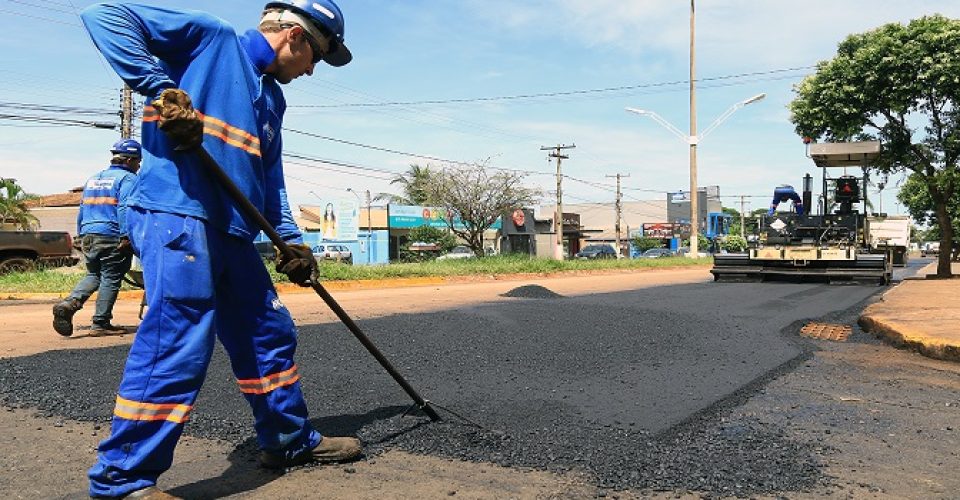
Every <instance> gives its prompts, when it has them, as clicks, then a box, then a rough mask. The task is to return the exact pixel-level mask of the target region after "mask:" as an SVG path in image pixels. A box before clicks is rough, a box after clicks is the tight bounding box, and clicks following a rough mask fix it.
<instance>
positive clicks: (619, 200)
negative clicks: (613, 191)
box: [607, 174, 630, 253]
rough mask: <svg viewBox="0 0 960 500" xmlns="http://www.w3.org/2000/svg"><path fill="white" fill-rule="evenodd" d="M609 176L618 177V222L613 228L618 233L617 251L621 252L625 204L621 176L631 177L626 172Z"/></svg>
mask: <svg viewBox="0 0 960 500" xmlns="http://www.w3.org/2000/svg"><path fill="white" fill-rule="evenodd" d="M607 177H616V178H617V203H616V210H617V221H616V224H614V225H613V228H614V229H613V230H614V231H615V232H616V234H617V253H620V252H621V248H620V221H621V220H623V204H622V203H621V199H622V198H623V195H622V193H621V192H620V178H621V177H630V174H626V175H624V174H617V175H608V176H607Z"/></svg>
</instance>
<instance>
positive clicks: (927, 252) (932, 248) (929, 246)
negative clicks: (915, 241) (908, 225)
mask: <svg viewBox="0 0 960 500" xmlns="http://www.w3.org/2000/svg"><path fill="white" fill-rule="evenodd" d="M939 254H940V242H939V241H928V242H926V243H924V244H923V246H921V247H920V256H921V257H933V256H936V255H939Z"/></svg>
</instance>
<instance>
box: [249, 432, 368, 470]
mask: <svg viewBox="0 0 960 500" xmlns="http://www.w3.org/2000/svg"><path fill="white" fill-rule="evenodd" d="M362 452H363V446H362V445H361V444H360V440H359V439H357V438H352V437H330V436H324V438H323V439H322V440H321V441H320V444H318V445H317V447H316V448H314V449H312V450H304V451H303V452H302V453H300V454H298V455H296V456H294V457H291V458H287V459H285V458H284V457H283V456H282V455H279V454H274V453H270V452H268V451H263V452H260V465H262V466H263V467H266V468H268V469H283V468H286V467H295V466H297V465H303V464H308V463H310V462H317V463H321V464H335V463H341V462H350V461H353V460H356V458H357V457H359V456H360V453H362Z"/></svg>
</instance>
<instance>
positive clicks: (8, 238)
mask: <svg viewBox="0 0 960 500" xmlns="http://www.w3.org/2000/svg"><path fill="white" fill-rule="evenodd" d="M79 261H80V259H79V257H77V256H75V255H74V254H73V238H71V237H70V233H66V232H60V231H0V274H4V273H11V272H24V271H31V270H33V269H35V268H36V267H38V266H40V267H59V266H72V265H74V264H76V263H77V262H79Z"/></svg>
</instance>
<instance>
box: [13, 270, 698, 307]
mask: <svg viewBox="0 0 960 500" xmlns="http://www.w3.org/2000/svg"><path fill="white" fill-rule="evenodd" d="M708 266H709V265H708V264H702V265H701V264H691V265H687V266H669V267H646V268H633V269H597V270H591V271H562V272H556V273H516V274H481V275H477V274H470V275H463V276H446V277H444V276H425V277H416V278H390V279H382V280H350V281H324V282H323V286H324V288H326V289H327V290H330V291H342V290H376V289H381V288H405V287H414V286H436V285H451V284H466V283H485V282H491V281H517V280H526V279H532V278H563V277H570V278H573V277H577V276H596V275H619V274H635V273H648V272H656V271H676V270H684V269H702V268H706V267H708ZM274 287H275V288H276V289H277V293H281V294H290V293H313V289H312V288H305V287H301V286H297V285H294V284H293V283H277V284H275V285H274ZM67 295H69V292H50V293H20V292H0V301H3V300H62V299H64V298H66V296H67ZM95 299H96V294H94V295H93V296H92V297H91V298H90V300H95ZM117 300H143V290H123V291H121V292H120V293H119V295H118V296H117Z"/></svg>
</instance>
